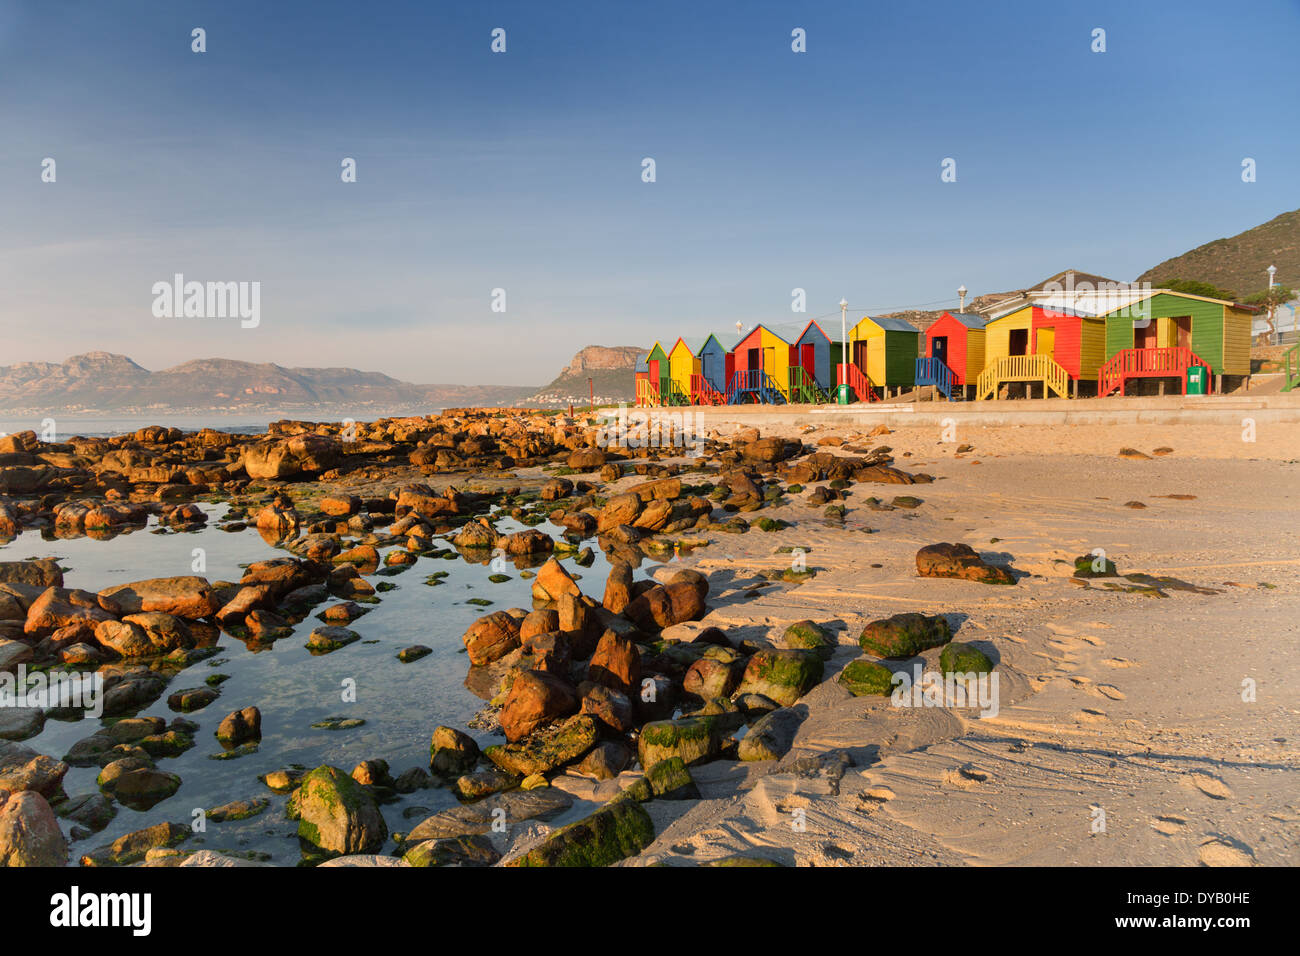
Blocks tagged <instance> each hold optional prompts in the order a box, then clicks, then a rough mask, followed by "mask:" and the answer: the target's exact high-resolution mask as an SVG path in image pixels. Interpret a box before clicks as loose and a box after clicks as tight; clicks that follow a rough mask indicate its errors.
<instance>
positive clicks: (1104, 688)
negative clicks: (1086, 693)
mask: <svg viewBox="0 0 1300 956" xmlns="http://www.w3.org/2000/svg"><path fill="white" fill-rule="evenodd" d="M1097 693H1099V694H1101V696H1103V697H1109V698H1110V699H1111V700H1123V699H1124V692H1123V691H1122V690H1120V689H1119V688H1118V687H1115V686H1114V685H1112V684H1098V685H1097Z"/></svg>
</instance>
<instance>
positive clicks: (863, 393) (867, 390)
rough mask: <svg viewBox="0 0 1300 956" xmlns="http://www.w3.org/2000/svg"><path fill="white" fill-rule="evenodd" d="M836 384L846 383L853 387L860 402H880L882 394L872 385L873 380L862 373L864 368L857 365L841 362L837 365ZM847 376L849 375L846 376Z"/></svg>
mask: <svg viewBox="0 0 1300 956" xmlns="http://www.w3.org/2000/svg"><path fill="white" fill-rule="evenodd" d="M835 369H836V372H835V384H836V385H845V384H847V385H848V386H849V388H851V389H853V394H854V395H856V396H857V398H858V401H860V402H878V401H880V396H879V395H878V394H877V393H876V390H875V388H873V387H872V385H871V382H870V381H869V380H868V379H867V377H866V376H865V375H864V374H862V369H860V368H858V367H857V366H856V365H849V364H840V365H837V366H835ZM846 376H847V377H846Z"/></svg>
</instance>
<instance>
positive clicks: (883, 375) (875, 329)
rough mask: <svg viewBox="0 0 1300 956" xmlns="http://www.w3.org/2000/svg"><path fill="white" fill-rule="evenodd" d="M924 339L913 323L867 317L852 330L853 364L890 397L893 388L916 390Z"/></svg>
mask: <svg viewBox="0 0 1300 956" xmlns="http://www.w3.org/2000/svg"><path fill="white" fill-rule="evenodd" d="M920 339H921V333H920V332H919V331H918V330H917V328H916V326H914V325H912V323H910V322H907V321H904V320H903V319H894V318H884V317H881V318H872V317H871V316H869V315H864V316H863V317H862V318H861V319H860V320H858V323H857V324H856V325H854V326H853V328H851V329H849V355H850V361H851V363H852V365H853V367H855V368H857V369H858V370H859V371H861V372H862V374H863V375H865V376H866V379H867V381H868V382H870V384H871V385H874V386H876V387H877V388H883V389H885V391H886V394H888V391H889V389H891V388H903V387H906V388H912V387H913V385H914V384H915V380H916V358H917V356H918V355H920V354H921V353H920ZM850 374H852V373H851V372H850ZM850 384H852V383H851V382H850ZM855 390H856V389H855Z"/></svg>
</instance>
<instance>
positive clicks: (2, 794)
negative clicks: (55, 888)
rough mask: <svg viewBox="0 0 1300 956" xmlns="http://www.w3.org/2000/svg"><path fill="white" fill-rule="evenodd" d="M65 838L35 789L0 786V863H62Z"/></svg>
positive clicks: (26, 864) (65, 843)
mask: <svg viewBox="0 0 1300 956" xmlns="http://www.w3.org/2000/svg"><path fill="white" fill-rule="evenodd" d="M67 862H68V842H67V840H65V839H64V838H63V831H61V830H60V829H59V821H58V820H57V819H55V816H54V811H53V810H51V809H50V805H49V803H47V802H46V800H45V798H44V797H42V796H41V795H40V794H39V793H34V792H32V791H30V790H24V791H21V792H19V793H10V792H9V791H8V790H0V866H63V865H65V864H66V863H67Z"/></svg>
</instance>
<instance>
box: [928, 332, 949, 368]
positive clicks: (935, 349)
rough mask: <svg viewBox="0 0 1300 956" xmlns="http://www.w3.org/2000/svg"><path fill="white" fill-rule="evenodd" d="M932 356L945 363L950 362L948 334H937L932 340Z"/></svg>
mask: <svg viewBox="0 0 1300 956" xmlns="http://www.w3.org/2000/svg"><path fill="white" fill-rule="evenodd" d="M930 351H931V353H933V354H932V355H931V356H930V357H931V358H937V359H938V360H939V361H940V362H942V363H943V364H944V365H947V364H948V336H946V335H936V336H935V337H934V338H933V339H931V340H930Z"/></svg>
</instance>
